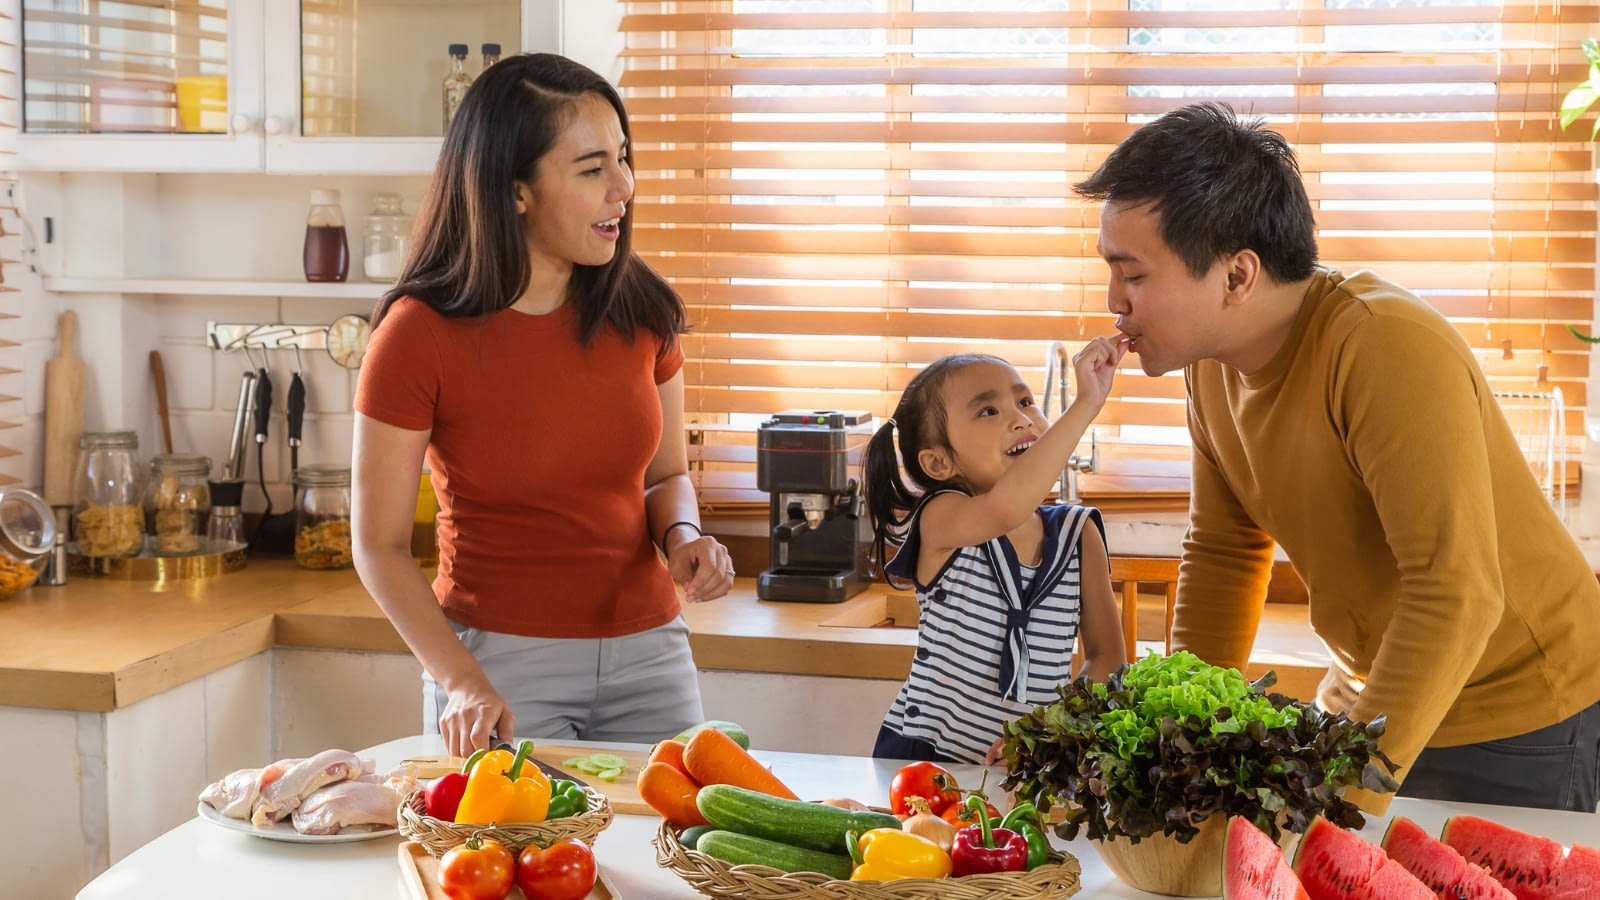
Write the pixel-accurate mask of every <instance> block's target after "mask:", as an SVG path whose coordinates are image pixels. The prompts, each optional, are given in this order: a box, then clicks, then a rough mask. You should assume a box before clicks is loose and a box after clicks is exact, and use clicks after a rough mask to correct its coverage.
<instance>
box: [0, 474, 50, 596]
mask: <svg viewBox="0 0 1600 900" xmlns="http://www.w3.org/2000/svg"><path fill="white" fill-rule="evenodd" d="M55 540H56V518H55V515H54V514H52V513H51V511H50V506H49V504H47V503H45V502H44V498H43V497H41V496H39V495H38V494H35V493H34V492H33V491H30V490H28V489H26V488H19V487H8V488H0V599H4V598H6V597H10V596H12V595H13V594H18V593H21V592H22V591H24V590H27V588H28V586H29V585H31V584H33V582H34V581H35V580H36V579H38V577H39V572H40V571H41V570H43V569H44V567H45V563H46V562H47V561H48V560H49V559H50V550H51V548H52V547H53V546H54V544H55Z"/></svg>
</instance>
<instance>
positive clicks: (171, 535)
mask: <svg viewBox="0 0 1600 900" xmlns="http://www.w3.org/2000/svg"><path fill="white" fill-rule="evenodd" d="M210 477H211V458H210V457H206V456H197V455H194V454H188V453H167V454H162V455H159V456H155V457H152V458H151V460H150V483H149V487H148V488H147V489H146V490H145V494H144V514H145V520H144V523H145V529H146V530H147V532H148V533H149V534H150V535H151V537H152V538H153V540H152V544H153V549H154V550H155V554H156V555H157V556H184V555H187V554H190V553H199V552H200V549H201V547H200V543H201V541H200V539H201V538H202V537H204V536H205V533H206V519H207V518H208V517H209V515H210V510H211V488H210V486H209V485H208V484H207V480H208V479H209V478H210Z"/></svg>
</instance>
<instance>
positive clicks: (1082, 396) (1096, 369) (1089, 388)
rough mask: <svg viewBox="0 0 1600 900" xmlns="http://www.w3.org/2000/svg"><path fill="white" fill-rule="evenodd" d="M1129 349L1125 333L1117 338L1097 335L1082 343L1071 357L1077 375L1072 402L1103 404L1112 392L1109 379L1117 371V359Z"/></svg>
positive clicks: (1096, 405)
mask: <svg viewBox="0 0 1600 900" xmlns="http://www.w3.org/2000/svg"><path fill="white" fill-rule="evenodd" d="M1127 352H1128V336H1127V335H1122V334H1119V335H1117V337H1116V339H1115V340H1113V339H1111V338H1105V337H1097V338H1095V339H1094V340H1092V341H1090V342H1089V343H1088V344H1085V345H1084V348H1083V349H1082V350H1079V351H1078V353H1077V355H1075V356H1073V357H1072V368H1073V371H1074V372H1075V373H1076V375H1077V381H1078V392H1077V396H1076V397H1074V398H1073V400H1074V402H1079V401H1081V402H1084V403H1089V404H1093V406H1094V407H1095V408H1096V409H1099V408H1100V407H1102V406H1104V405H1105V402H1106V398H1107V397H1109V396H1111V380H1112V378H1113V376H1115V375H1116V372H1117V363H1119V362H1121V361H1122V357H1123V355H1124V354H1125V353H1127Z"/></svg>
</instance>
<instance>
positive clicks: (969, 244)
mask: <svg viewBox="0 0 1600 900" xmlns="http://www.w3.org/2000/svg"><path fill="white" fill-rule="evenodd" d="M623 6H624V9H625V15H624V17H623V20H622V31H623V33H624V36H625V39H626V50H625V64H626V66H625V71H624V73H623V74H622V76H621V86H622V88H623V93H624V96H625V99H626V102H627V104H628V109H629V114H630V118H631V121H632V128H633V137H634V144H635V165H636V170H637V171H636V175H637V179H638V184H637V189H636V206H635V209H636V213H637V219H636V222H635V232H634V233H635V244H636V247H637V248H638V249H639V251H640V252H641V253H642V254H643V255H644V256H645V257H646V258H647V259H648V260H649V261H650V263H651V264H652V265H654V266H656V267H657V268H658V269H660V270H661V271H662V272H663V273H664V274H666V275H667V276H668V277H669V278H670V279H671V280H672V281H673V283H674V284H675V285H676V286H677V288H678V290H679V291H680V292H681V293H682V295H683V297H684V299H685V300H686V302H687V303H688V304H689V307H690V315H691V319H692V321H693V323H694V333H693V334H692V335H691V336H690V337H689V339H688V340H687V341H686V350H687V353H688V357H689V360H688V362H687V364H686V368H685V374H686V379H687V382H688V396H687V400H686V411H687V414H686V417H687V419H689V420H690V421H691V422H693V423H695V424H696V425H698V426H701V429H702V430H696V431H693V432H691V441H692V442H693V443H694V444H695V448H696V450H697V452H698V457H697V458H698V459H699V461H700V464H699V468H700V478H701V492H702V497H703V498H704V499H705V500H706V501H707V502H709V503H713V504H717V503H729V502H740V501H760V502H765V496H764V495H763V494H759V493H758V492H755V491H754V490H753V488H754V481H753V476H752V475H751V461H752V460H753V458H754V453H753V449H752V447H753V440H752V439H751V437H750V435H751V432H752V431H753V427H754V423H755V422H758V421H760V420H761V419H762V418H764V417H765V415H767V414H770V413H772V412H776V411H779V410H782V409H787V408H807V409H824V408H827V409H865V410H868V411H871V412H873V413H874V414H876V415H879V416H883V415H887V414H888V411H889V410H890V409H891V408H892V406H893V404H894V402H895V401H896V399H897V398H898V395H899V391H900V389H901V388H902V387H903V386H904V384H905V383H906V381H907V380H908V379H909V378H910V377H911V376H912V375H913V374H914V373H915V371H916V370H917V368H918V367H920V366H921V365H924V364H926V363H927V362H929V361H930V360H932V359H934V358H935V357H937V356H939V355H941V354H945V353H950V352H953V351H956V350H983V351H988V352H993V353H997V354H999V355H1001V356H1003V357H1006V358H1007V359H1009V360H1011V361H1012V362H1013V363H1014V364H1015V365H1017V366H1018V367H1019V369H1020V370H1021V371H1022V372H1023V374H1024V376H1025V377H1027V378H1028V380H1029V382H1030V383H1031V384H1033V385H1034V387H1035V390H1036V391H1040V390H1043V388H1044V385H1043V383H1042V382H1043V365H1044V354H1045V342H1046V341H1048V340H1052V339H1059V340H1064V341H1068V342H1081V341H1084V340H1086V339H1088V338H1089V337H1092V336H1095V335H1101V334H1110V333H1112V332H1113V327H1112V318H1111V316H1110V315H1109V314H1108V313H1107V311H1106V309H1105V283H1106V274H1107V273H1106V268H1105V266H1104V264H1103V263H1102V262H1101V261H1100V260H1099V258H1098V257H1097V256H1096V255H1095V237H1096V228H1097V224H1098V222H1097V209H1096V208H1095V207H1094V206H1093V205H1089V204H1085V203H1083V202H1082V201H1080V200H1078V199H1077V198H1075V197H1074V195H1073V194H1072V190H1071V186H1072V184H1074V183H1075V182H1077V181H1079V180H1081V179H1082V178H1083V177H1084V176H1085V175H1087V174H1088V173H1089V172H1090V171H1092V170H1093V169H1094V167H1095V166H1096V165H1097V164H1098V163H1099V162H1100V160H1102V159H1103V158H1104V157H1105V156H1106V154H1107V153H1109V152H1110V150H1111V149H1112V148H1113V147H1114V146H1115V145H1116V143H1117V142H1118V141H1120V140H1121V139H1122V138H1124V137H1126V136H1127V135H1128V134H1129V133H1130V132H1131V131H1132V130H1133V129H1134V128H1136V127H1138V125H1139V124H1140V123H1142V122H1145V121H1148V120H1149V119H1150V118H1152V117H1154V116H1156V115H1159V114H1160V113H1162V112H1164V111H1166V110H1169V109H1171V108H1173V107H1175V106H1178V105H1181V104H1182V103H1185V102H1189V101H1191V100H1195V99H1201V98H1210V99H1218V100H1224V101H1227V102H1229V103H1231V104H1233V105H1234V106H1235V107H1236V108H1238V109H1241V110H1244V111H1248V112H1253V113H1255V114H1258V115H1261V116H1264V117H1266V118H1267V119H1268V120H1269V122H1270V123H1271V125H1272V127H1274V128H1275V129H1277V130H1279V131H1281V132H1283V133H1284V134H1285V135H1286V136H1287V137H1288V138H1289V139H1290V140H1291V141H1292V142H1293V144H1294V147H1295V148H1296V150H1297V152H1298V153H1299V157H1300V163H1301V166H1302V168H1303V170H1304V172H1305V178H1306V182H1307V185H1308V189H1309V191H1310V195H1311V197H1312V200H1313V202H1314V203H1315V205H1316V207H1317V216H1318V226H1319V243H1320V248H1321V255H1322V259H1323V261H1324V262H1325V263H1326V264H1328V265H1332V266H1337V267H1341V268H1345V269H1355V268H1371V269H1373V270H1375V271H1377V272H1379V273H1380V274H1383V275H1384V276H1386V277H1388V278H1390V279H1393V280H1395V281H1398V282H1400V283H1402V284H1404V285H1406V286H1408V287H1410V288H1411V289H1413V290H1415V291H1417V292H1418V293H1420V294H1422V295H1423V296H1424V297H1426V298H1427V299H1428V300H1429V301H1430V302H1431V303H1433V304H1434V305H1435V306H1436V307H1437V308H1438V309H1440V310H1441V311H1442V312H1443V313H1444V314H1445V315H1447V316H1449V317H1450V318H1451V319H1452V320H1453V321H1454V322H1455V323H1456V325H1457V327H1458V328H1459V329H1460V331H1461V333H1462V335H1463V336H1464V337H1465V338H1466V339H1467V341H1468V342H1469V343H1470V344H1471V345H1472V346H1473V347H1474V348H1476V349H1477V350H1478V351H1479V356H1480V358H1481V360H1482V364H1483V367H1484V369H1485V370H1486V371H1487V373H1488V375H1489V377H1490V378H1491V380H1492V383H1493V384H1494V386H1495V387H1496V389H1497V390H1498V389H1505V390H1530V391H1531V390H1535V389H1544V388H1545V387H1546V386H1548V385H1559V386H1560V387H1561V388H1562V390H1563V391H1564V393H1565V395H1566V403H1567V407H1568V409H1569V413H1568V416H1569V426H1568V432H1569V434H1572V435H1574V436H1577V435H1581V433H1582V428H1581V422H1582V416H1583V407H1584V405H1585V402H1586V385H1585V381H1584V379H1585V377H1586V375H1587V371H1588V363H1587V346H1586V345H1585V344H1583V343H1582V342H1580V341H1578V340H1576V339H1574V338H1573V337H1572V336H1571V335H1570V334H1569V333H1568V332H1567V329H1566V327H1565V326H1566V325H1567V324H1568V323H1571V324H1574V325H1576V326H1578V327H1579V328H1581V329H1584V330H1587V329H1588V327H1589V322H1590V319H1591V315H1592V308H1593V307H1592V304H1593V301H1592V296H1593V292H1594V287H1595V275H1594V259H1595V198H1596V190H1595V179H1594V172H1593V155H1592V151H1591V147H1590V146H1589V144H1588V143H1587V142H1586V140H1585V138H1586V137H1587V134H1588V123H1587V122H1584V123H1582V127H1578V126H1574V127H1573V129H1572V130H1571V132H1570V133H1562V132H1561V131H1560V130H1559V127H1558V125H1557V124H1556V116H1555V111H1556V109H1557V108H1558V107H1559V104H1560V100H1561V96H1562V95H1563V94H1564V93H1565V91H1566V89H1567V88H1568V87H1570V86H1571V85H1572V84H1575V83H1576V82H1578V81H1579V80H1581V79H1582V78H1583V77H1584V75H1585V71H1586V69H1585V64H1584V61H1583V57H1582V54H1581V52H1580V50H1579V44H1580V42H1581V41H1582V39H1583V38H1584V37H1586V36H1588V35H1590V34H1591V33H1593V32H1594V30H1595V23H1596V19H1597V15H1596V10H1597V7H1596V5H1595V3H1593V2H1580V3H1566V4H1560V5H1556V6H1551V5H1549V4H1543V3H1518V2H1503V3H1478V4H1474V3H1461V2H1448V0H1447V2H1437V3H1435V2H1426V0H1423V2H1418V0H1328V2H1316V0H1226V2H1217V0H1210V2H1202V0H1194V2H1184V0H1131V2H1110V3H1108V2H1104V0H1072V2H1071V3H1068V2H1065V0H770V2H763V0H680V2H650V0H623ZM1182 423H1183V384H1182V379H1181V376H1180V375H1177V374H1174V375H1170V376H1167V377H1163V378H1149V377H1145V376H1144V375H1143V374H1142V373H1140V372H1138V371H1137V370H1136V369H1132V368H1130V369H1127V370H1125V371H1124V372H1123V373H1122V376H1121V377H1119V378H1118V380H1117V382H1116V386H1115V389H1114V392H1113V396H1112V399H1111V401H1110V402H1109V403H1108V404H1107V407H1106V410H1105V412H1104V413H1103V415H1102V416H1101V418H1100V420H1099V425H1100V427H1099V433H1100V435H1101V437H1102V440H1103V441H1105V442H1106V444H1108V445H1111V446H1116V445H1118V444H1119V443H1121V444H1127V443H1131V442H1135V441H1141V440H1148V441H1155V442H1162V441H1170V442H1173V443H1178V444H1182V443H1183V442H1184V441H1185V437H1184V436H1183V434H1182V428H1181V426H1182ZM1575 439H1576V438H1575ZM1158 455H1159V454H1158Z"/></svg>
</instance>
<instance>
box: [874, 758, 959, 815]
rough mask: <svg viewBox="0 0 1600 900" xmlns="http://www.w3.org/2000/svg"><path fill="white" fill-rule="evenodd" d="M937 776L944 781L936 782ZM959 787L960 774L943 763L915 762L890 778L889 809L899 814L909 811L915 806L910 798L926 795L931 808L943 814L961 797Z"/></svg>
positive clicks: (936, 812)
mask: <svg viewBox="0 0 1600 900" xmlns="http://www.w3.org/2000/svg"><path fill="white" fill-rule="evenodd" d="M935 778H938V779H940V780H942V781H943V784H939V783H936V782H935ZM958 787H960V785H957V784H956V777H955V776H954V775H951V774H950V771H949V770H948V769H946V768H944V767H943V766H941V765H938V764H937V763H931V762H914V763H911V764H910V765H908V766H905V767H904V768H902V769H901V770H900V771H898V772H896V773H894V779H893V780H891V781H890V782H889V809H890V811H891V812H893V813H894V814H895V815H900V816H903V815H909V814H910V812H911V809H910V807H908V806H906V798H907V797H923V798H925V799H927V801H928V809H930V810H932V811H933V814H934V815H936V816H937V815H941V814H943V813H944V811H945V809H946V808H947V807H949V806H950V805H951V804H953V803H955V802H956V801H957V800H960V799H961V794H960V792H959V791H957V788H958Z"/></svg>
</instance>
